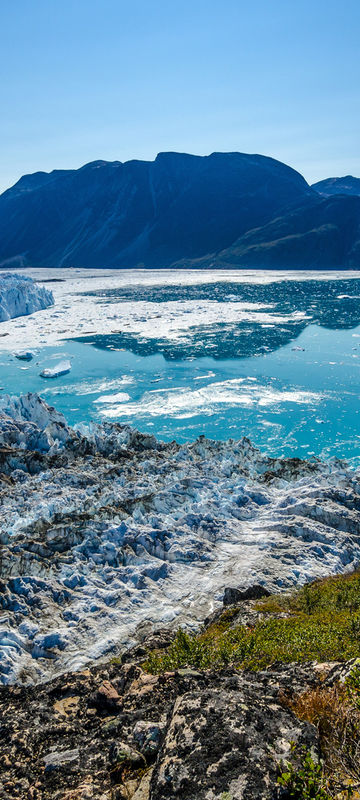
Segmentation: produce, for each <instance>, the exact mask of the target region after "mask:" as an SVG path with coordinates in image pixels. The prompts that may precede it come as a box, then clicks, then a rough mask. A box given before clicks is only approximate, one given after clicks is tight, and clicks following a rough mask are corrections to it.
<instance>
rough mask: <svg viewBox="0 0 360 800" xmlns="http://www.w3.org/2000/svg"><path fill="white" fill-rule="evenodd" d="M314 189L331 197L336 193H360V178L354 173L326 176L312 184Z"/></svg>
mask: <svg viewBox="0 0 360 800" xmlns="http://www.w3.org/2000/svg"><path fill="white" fill-rule="evenodd" d="M312 189H315V191H316V192H319V194H322V195H323V196H324V197H331V196H332V195H334V194H352V195H358V196H359V195H360V178H354V176H353V175H345V176H344V177H343V178H326V179H325V180H324V181H318V182H317V183H313V184H312Z"/></svg>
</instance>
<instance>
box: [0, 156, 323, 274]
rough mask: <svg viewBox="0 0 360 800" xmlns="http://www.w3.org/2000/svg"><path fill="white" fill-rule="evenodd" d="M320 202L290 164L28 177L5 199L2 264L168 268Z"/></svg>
mask: <svg viewBox="0 0 360 800" xmlns="http://www.w3.org/2000/svg"><path fill="white" fill-rule="evenodd" d="M313 195H314V192H313V190H312V189H311V188H310V187H309V186H308V184H307V183H306V181H305V180H304V178H303V177H302V176H301V175H300V174H299V173H297V172H295V170H293V169H291V168H290V167H287V166H286V165H285V164H282V163H281V162H279V161H275V160H274V159H271V158H266V157H265V156H260V155H245V154H242V153H213V154H212V155H210V156H206V157H200V156H193V155H187V154H180V153H160V154H159V155H158V156H157V158H156V159H155V161H153V162H147V161H128V162H126V163H120V162H118V161H115V162H112V163H109V162H106V161H96V162H93V163H91V164H87V165H85V166H84V167H82V168H81V169H78V170H68V171H63V170H62V171H59V170H55V171H54V172H51V173H50V174H47V173H42V172H40V173H36V174H34V175H26V176H24V177H22V178H21V179H20V180H19V181H18V183H16V184H15V186H13V187H12V188H11V189H8V190H7V191H6V192H4V193H3V194H2V195H1V196H0V263H1V264H3V265H7V266H19V264H23V265H32V266H82V267H121V266H126V267H133V266H137V265H144V266H146V267H162V266H169V265H170V264H173V263H174V262H175V261H178V260H179V259H182V258H186V259H193V258H198V257H201V256H203V255H206V254H207V253H212V252H214V251H218V250H222V249H224V248H226V247H228V246H229V245H230V244H232V242H234V241H235V239H238V238H239V236H241V235H242V234H244V233H245V232H246V231H248V230H250V229H251V228H255V227H259V226H262V225H264V224H266V223H267V222H269V221H270V220H271V219H273V218H274V216H278V215H279V213H281V212H282V209H284V208H285V207H286V206H288V205H289V204H297V205H299V204H304V203H306V202H308V201H309V200H310V199H311V198H312V197H313Z"/></svg>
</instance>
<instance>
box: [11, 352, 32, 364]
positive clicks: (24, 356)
mask: <svg viewBox="0 0 360 800" xmlns="http://www.w3.org/2000/svg"><path fill="white" fill-rule="evenodd" d="M14 356H15V358H18V359H19V361H31V359H32V358H34V353H33V352H32V350H19V351H18V352H17V353H14Z"/></svg>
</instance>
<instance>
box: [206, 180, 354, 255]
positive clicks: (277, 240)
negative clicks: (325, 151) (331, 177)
mask: <svg viewBox="0 0 360 800" xmlns="http://www.w3.org/2000/svg"><path fill="white" fill-rule="evenodd" d="M202 265H203V266H205V265H208V266H214V267H215V266H222V267H224V266H228V267H230V266H231V267H235V266H242V267H257V268H265V269H266V268H280V269H290V268H291V269H305V268H307V269H317V268H318V269H322V268H324V269H325V268H331V267H333V268H335V267H343V268H355V267H359V266H360V197H350V196H349V197H345V196H334V197H331V198H326V199H320V198H316V199H315V200H313V202H312V203H309V202H308V203H307V204H306V205H305V206H302V207H300V208H295V209H292V210H290V211H288V213H286V214H283V215H282V216H280V217H277V218H276V219H274V220H272V221H271V222H269V223H268V224H267V225H264V226H263V227H261V228H256V229H255V230H252V231H248V232H247V233H245V234H244V235H243V236H241V237H240V238H239V239H238V240H237V241H236V242H235V243H234V244H233V245H231V247H229V248H227V249H226V250H223V251H221V252H220V253H217V254H216V255H214V256H213V257H212V258H209V259H208V260H206V261H205V260H203V262H202Z"/></svg>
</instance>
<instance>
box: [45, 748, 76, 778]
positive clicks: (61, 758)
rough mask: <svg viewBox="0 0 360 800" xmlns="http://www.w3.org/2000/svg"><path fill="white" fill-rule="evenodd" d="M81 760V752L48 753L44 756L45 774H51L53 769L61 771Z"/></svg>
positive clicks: (62, 751) (61, 751)
mask: <svg viewBox="0 0 360 800" xmlns="http://www.w3.org/2000/svg"><path fill="white" fill-rule="evenodd" d="M78 759H79V750H78V748H75V750H57V751H54V752H51V753H48V754H47V755H46V756H44V759H43V761H44V764H45V772H51V770H53V769H61V768H62V767H64V766H66V765H67V764H70V763H72V762H74V761H78Z"/></svg>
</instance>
